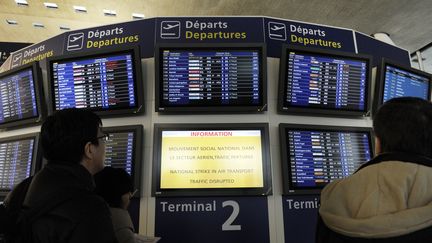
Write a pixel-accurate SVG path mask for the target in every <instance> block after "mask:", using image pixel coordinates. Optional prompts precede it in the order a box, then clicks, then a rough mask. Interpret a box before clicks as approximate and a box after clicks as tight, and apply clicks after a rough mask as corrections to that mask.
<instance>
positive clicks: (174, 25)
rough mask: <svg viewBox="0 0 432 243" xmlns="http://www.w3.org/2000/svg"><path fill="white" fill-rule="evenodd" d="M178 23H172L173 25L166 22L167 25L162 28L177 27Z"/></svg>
mask: <svg viewBox="0 0 432 243" xmlns="http://www.w3.org/2000/svg"><path fill="white" fill-rule="evenodd" d="M179 25H180V24H173V25H171V24H167V26H164V27H163V29H164V30H170V29H172V28H175V27H178V26H179Z"/></svg>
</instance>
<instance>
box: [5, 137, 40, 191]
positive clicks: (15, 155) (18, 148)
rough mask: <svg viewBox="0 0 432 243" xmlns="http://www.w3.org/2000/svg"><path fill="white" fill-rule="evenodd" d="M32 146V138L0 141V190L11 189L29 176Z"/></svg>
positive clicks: (32, 154)
mask: <svg viewBox="0 0 432 243" xmlns="http://www.w3.org/2000/svg"><path fill="white" fill-rule="evenodd" d="M34 146H35V141H34V139H33V138H27V139H22V140H16V141H8V142H0V190H11V189H13V187H14V186H15V185H16V184H18V183H20V182H21V181H22V180H23V179H25V178H27V177H29V176H30V173H31V169H32V161H33V156H34Z"/></svg>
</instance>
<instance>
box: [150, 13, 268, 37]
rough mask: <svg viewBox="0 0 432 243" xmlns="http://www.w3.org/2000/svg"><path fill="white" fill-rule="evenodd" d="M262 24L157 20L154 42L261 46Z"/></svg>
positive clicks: (247, 20)
mask: <svg viewBox="0 0 432 243" xmlns="http://www.w3.org/2000/svg"><path fill="white" fill-rule="evenodd" d="M262 21H263V18H260V17H227V18H224V17H172V18H157V20H156V27H155V28H156V42H164V43H166V42H173V43H185V42H186V43H238V42H260V43H263V42H264V36H263V34H262V33H263V27H262Z"/></svg>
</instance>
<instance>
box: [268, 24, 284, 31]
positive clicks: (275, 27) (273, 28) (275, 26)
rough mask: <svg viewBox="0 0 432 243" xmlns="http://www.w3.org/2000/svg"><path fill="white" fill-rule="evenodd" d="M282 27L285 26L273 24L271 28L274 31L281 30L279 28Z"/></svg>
mask: <svg viewBox="0 0 432 243" xmlns="http://www.w3.org/2000/svg"><path fill="white" fill-rule="evenodd" d="M283 28H285V26H277V25H274V26H272V27H271V30H274V31H276V30H281V29H283Z"/></svg>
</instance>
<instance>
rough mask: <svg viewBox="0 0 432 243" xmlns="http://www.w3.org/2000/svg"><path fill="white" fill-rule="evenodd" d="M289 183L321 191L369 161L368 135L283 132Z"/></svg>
mask: <svg viewBox="0 0 432 243" xmlns="http://www.w3.org/2000/svg"><path fill="white" fill-rule="evenodd" d="M286 132H287V134H286V135H287V139H288V147H289V148H288V160H289V166H290V179H291V180H290V184H291V186H292V187H293V188H322V187H324V186H325V185H326V184H328V183H329V182H331V181H333V180H335V179H339V178H344V177H347V176H349V175H351V174H353V173H354V172H355V171H356V170H357V169H358V168H359V167H360V165H362V164H363V163H365V162H367V161H369V160H370V159H371V158H372V153H371V144H370V135H369V133H368V132H352V131H350V132H346V131H320V130H287V131H286Z"/></svg>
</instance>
